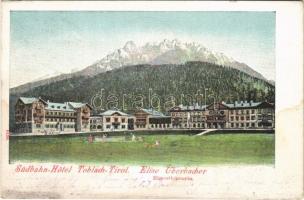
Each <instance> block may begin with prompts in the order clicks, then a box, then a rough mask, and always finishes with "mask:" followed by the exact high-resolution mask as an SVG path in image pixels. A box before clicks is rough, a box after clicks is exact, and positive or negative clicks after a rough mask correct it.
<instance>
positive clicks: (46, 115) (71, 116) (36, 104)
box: [14, 97, 92, 134]
mask: <svg viewBox="0 0 304 200" xmlns="http://www.w3.org/2000/svg"><path fill="white" fill-rule="evenodd" d="M91 110H92V107H91V106H90V105H89V104H86V103H80V102H65V103H54V102H50V101H45V100H43V99H41V98H27V97H20V98H19V99H18V100H17V103H16V105H15V130H14V132H16V133H44V134H48V133H53V132H57V133H62V132H85V131H89V130H90V121H89V117H90V112H91Z"/></svg>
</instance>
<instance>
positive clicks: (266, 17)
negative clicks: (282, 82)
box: [10, 11, 275, 87]
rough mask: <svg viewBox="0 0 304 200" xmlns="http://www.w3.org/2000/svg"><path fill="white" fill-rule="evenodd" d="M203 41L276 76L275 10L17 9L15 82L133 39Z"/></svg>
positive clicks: (86, 61) (69, 66) (66, 67)
mask: <svg viewBox="0 0 304 200" xmlns="http://www.w3.org/2000/svg"><path fill="white" fill-rule="evenodd" d="M176 38H177V39H179V40H181V41H184V42H190V41H191V42H192V41H194V42H198V43H201V44H202V45H204V46H205V47H207V48H209V49H212V50H214V51H220V52H223V53H224V54H226V55H228V56H231V57H233V58H235V59H236V60H238V61H241V62H245V63H246V64H248V65H249V66H250V67H252V68H253V69H255V70H256V71H258V72H260V73H262V74H263V75H264V76H265V77H266V78H268V79H272V80H274V79H275V13H274V12H154V11H153V12H99V11H98V12H97V11H94V12H93V11H92V12H88V11H79V12H71V11H61V12H53V11H13V12H11V49H10V73H11V76H10V86H11V87H13V86H17V85H20V84H23V83H26V82H29V81H32V80H35V79H38V78H40V77H44V76H46V75H48V74H55V73H69V72H71V71H75V70H79V69H82V68H85V67H86V66H88V65H90V64H92V63H94V62H95V61H96V60H99V59H100V58H102V57H103V56H105V55H106V54H108V53H110V52H112V51H113V50H115V49H117V48H121V47H122V46H123V45H124V44H125V43H126V42H127V41H129V40H133V41H134V42H135V43H136V44H137V45H142V44H145V43H146V42H158V41H161V40H163V39H176Z"/></svg>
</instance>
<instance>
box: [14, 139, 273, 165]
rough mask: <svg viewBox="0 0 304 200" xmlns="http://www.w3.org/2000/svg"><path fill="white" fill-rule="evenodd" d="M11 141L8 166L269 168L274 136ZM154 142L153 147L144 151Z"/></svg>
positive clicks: (271, 160) (271, 162)
mask: <svg viewBox="0 0 304 200" xmlns="http://www.w3.org/2000/svg"><path fill="white" fill-rule="evenodd" d="M109 140H110V141H108V142H101V141H94V142H93V143H89V142H88V138H87V137H84V136H77V137H71V136H52V137H11V138H10V148H9V149H10V150H9V153H10V162H11V163H14V162H18V161H22V162H31V161H36V162H64V163H111V164H113V163H115V164H138V165H139V164H150V165H170V164H172V165H173V164H174V165H207V164H274V157H275V156H274V152H275V148H274V143H275V141H274V134H248V133H247V134H214V135H206V136H188V135H151V136H144V141H143V142H139V141H137V142H135V141H131V140H130V138H127V140H125V137H123V136H116V137H112V138H110V139H109ZM156 140H159V141H160V145H159V146H158V147H146V146H147V144H154V143H155V141H156Z"/></svg>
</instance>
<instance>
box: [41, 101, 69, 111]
mask: <svg viewBox="0 0 304 200" xmlns="http://www.w3.org/2000/svg"><path fill="white" fill-rule="evenodd" d="M45 109H47V110H60V111H71V112H72V111H74V109H73V108H72V107H71V106H69V105H68V104H67V103H54V102H47V106H46V108H45Z"/></svg>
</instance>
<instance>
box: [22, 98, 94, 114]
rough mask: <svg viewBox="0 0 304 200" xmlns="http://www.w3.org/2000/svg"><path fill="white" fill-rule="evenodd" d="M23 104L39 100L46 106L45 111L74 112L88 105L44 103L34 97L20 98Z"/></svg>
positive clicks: (79, 103)
mask: <svg viewBox="0 0 304 200" xmlns="http://www.w3.org/2000/svg"><path fill="white" fill-rule="evenodd" d="M19 99H20V100H21V101H22V102H23V103H24V104H32V103H34V102H35V101H38V100H41V101H42V102H43V103H45V104H46V107H45V109H47V110H61V111H75V110H74V109H77V108H80V107H82V106H85V105H88V106H89V107H90V105H89V104H86V103H81V102H65V103H55V102H50V101H47V102H46V101H44V100H43V99H41V98H35V97H20V98H19Z"/></svg>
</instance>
